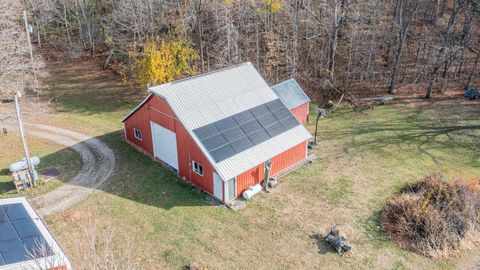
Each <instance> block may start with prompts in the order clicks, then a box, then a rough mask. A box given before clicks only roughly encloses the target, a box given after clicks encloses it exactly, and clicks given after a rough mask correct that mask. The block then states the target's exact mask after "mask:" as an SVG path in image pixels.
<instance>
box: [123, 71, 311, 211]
mask: <svg viewBox="0 0 480 270" xmlns="http://www.w3.org/2000/svg"><path fill="white" fill-rule="evenodd" d="M148 91H149V95H148V96H147V97H146V98H145V100H143V102H141V103H140V104H139V105H138V106H137V107H136V108H135V109H134V110H133V111H132V112H130V113H129V114H128V115H127V116H126V117H125V118H124V119H123V122H124V128H125V137H126V140H127V141H128V142H130V143H131V144H133V145H135V146H137V147H138V148H139V149H140V150H141V151H143V152H146V153H147V154H148V155H150V156H152V157H153V158H155V159H158V160H160V161H161V162H163V163H164V164H166V165H168V166H169V167H170V168H171V169H172V170H174V171H175V172H176V173H178V174H179V175H180V176H181V177H183V178H184V179H186V180H187V181H190V182H191V183H193V184H194V185H196V186H198V187H200V188H202V189H203V190H205V191H206V192H208V193H210V194H211V195H212V196H214V197H215V198H217V199H218V200H220V201H222V202H224V203H228V202H230V201H232V200H233V199H235V198H237V197H238V196H240V195H241V194H242V192H243V191H244V190H246V189H247V188H249V187H250V186H252V185H255V184H258V183H262V182H263V180H264V179H263V178H264V175H265V171H264V163H265V162H266V161H271V162H272V164H273V165H272V168H271V169H270V171H269V175H271V176H272V175H275V174H278V173H280V172H282V171H284V170H286V169H288V168H290V167H292V166H298V165H299V163H302V162H304V161H305V160H306V158H307V141H308V140H309V139H310V138H311V135H310V133H309V132H308V131H307V130H306V129H305V127H303V125H302V124H301V123H300V122H299V121H298V120H297V119H296V118H295V117H294V115H293V114H292V113H291V112H290V111H289V110H288V109H287V107H286V106H285V104H284V102H282V100H280V99H279V97H278V96H277V95H276V94H275V93H274V92H273V91H272V89H271V88H270V87H269V86H268V84H267V83H266V82H265V80H264V79H263V78H262V76H261V75H260V74H259V73H258V72H257V70H256V69H255V67H254V66H253V65H252V64H251V63H243V64H240V65H236V66H233V67H229V68H225V69H221V70H218V71H213V72H209V73H205V74H201V75H198V76H194V77H191V78H186V79H182V80H178V81H174V82H170V83H166V84H163V85H159V86H154V87H150V88H149V89H148Z"/></svg>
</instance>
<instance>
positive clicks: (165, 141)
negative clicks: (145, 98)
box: [150, 122, 178, 171]
mask: <svg viewBox="0 0 480 270" xmlns="http://www.w3.org/2000/svg"><path fill="white" fill-rule="evenodd" d="M150 126H151V128H152V142H153V155H154V156H155V157H157V158H159V159H161V160H162V161H163V162H165V163H167V164H168V165H170V166H172V167H173V168H174V169H175V170H177V171H178V152H177V136H176V135H175V132H173V131H170V130H169V129H166V128H164V127H162V126H160V125H158V124H155V123H154V122H150Z"/></svg>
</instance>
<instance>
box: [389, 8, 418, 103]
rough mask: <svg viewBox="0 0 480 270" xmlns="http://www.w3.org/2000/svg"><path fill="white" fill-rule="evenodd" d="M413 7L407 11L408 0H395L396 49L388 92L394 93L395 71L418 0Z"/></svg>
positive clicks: (400, 59)
mask: <svg viewBox="0 0 480 270" xmlns="http://www.w3.org/2000/svg"><path fill="white" fill-rule="evenodd" d="M413 5H414V6H413V8H412V10H411V11H410V12H408V10H407V9H408V0H397V4H396V6H395V19H396V21H395V25H396V27H397V28H398V41H397V51H396V52H395V57H394V60H393V66H392V74H391V78H390V84H389V86H388V92H389V93H390V94H393V93H395V83H396V80H397V73H398V68H399V66H400V63H401V61H402V55H403V48H404V47H405V41H406V39H407V35H408V32H409V29H410V26H411V25H412V23H413V20H414V18H415V15H416V14H417V11H418V6H419V5H420V0H415V3H414V4H413Z"/></svg>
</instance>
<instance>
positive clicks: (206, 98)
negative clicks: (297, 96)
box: [149, 62, 311, 181]
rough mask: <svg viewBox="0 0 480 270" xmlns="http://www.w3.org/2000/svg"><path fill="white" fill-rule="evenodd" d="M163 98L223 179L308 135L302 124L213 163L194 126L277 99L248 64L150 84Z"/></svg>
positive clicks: (303, 139) (278, 152) (288, 147)
mask: <svg viewBox="0 0 480 270" xmlns="http://www.w3.org/2000/svg"><path fill="white" fill-rule="evenodd" d="M149 92H150V93H153V94H155V95H158V96H160V97H162V98H164V99H165V100H166V101H167V102H168V104H169V105H170V106H171V108H172V109H173V111H174V112H175V114H176V116H177V118H178V119H179V120H180V121H181V122H182V124H183V125H184V127H185V128H186V129H187V131H188V132H189V133H190V135H191V136H192V138H193V139H194V140H195V142H196V143H197V144H198V145H199V147H200V148H201V149H202V151H203V153H204V154H205V156H206V157H207V158H208V159H209V161H210V162H211V164H212V165H213V166H214V168H215V170H216V171H217V173H218V174H219V175H220V176H221V177H222V179H223V180H224V181H227V180H228V179H231V178H233V177H236V176H237V175H239V174H241V173H243V172H245V171H247V170H249V169H251V168H252V167H255V166H257V165H259V164H261V163H262V162H265V161H266V160H268V159H270V158H272V157H274V156H276V155H278V154H280V153H282V152H284V151H286V150H288V149H290V148H291V147H293V146H295V145H297V144H299V143H301V142H303V141H306V140H308V139H309V138H311V135H310V133H309V132H308V131H307V130H306V129H305V127H303V126H302V125H298V126H296V127H294V128H292V129H290V130H288V131H286V132H284V133H281V134H279V135H277V136H275V137H273V138H270V139H268V140H266V141H264V142H262V143H260V144H258V145H255V146H253V147H251V148H249V149H247V150H245V151H243V152H241V153H238V154H236V155H233V156H231V157H229V158H227V159H225V160H222V161H220V162H218V163H217V162H215V161H214V159H213V158H212V156H211V155H210V154H209V152H208V151H207V149H206V148H205V146H204V145H203V144H202V143H201V141H200V140H199V138H198V137H197V136H196V135H195V133H194V132H193V130H194V129H196V128H199V127H203V126H205V125H208V124H211V123H213V122H216V121H218V120H221V119H224V118H226V117H230V116H232V115H235V114H237V113H240V112H243V111H246V110H249V109H252V108H254V107H256V106H258V105H262V104H265V103H267V102H270V101H273V100H276V99H278V96H277V94H275V92H273V91H272V89H271V88H270V87H269V86H268V84H267V83H266V82H265V80H264V79H263V78H262V76H261V75H260V74H259V73H258V71H257V70H256V69H255V67H254V66H253V65H252V64H251V63H249V62H248V63H243V64H240V65H237V66H233V67H229V68H226V69H222V70H218V71H214V72H210V73H206V74H202V75H199V76H194V77H191V78H187V79H183V80H178V81H174V82H171V83H167V84H163V85H159V86H155V87H150V88H149Z"/></svg>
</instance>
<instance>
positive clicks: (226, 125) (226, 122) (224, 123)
mask: <svg viewBox="0 0 480 270" xmlns="http://www.w3.org/2000/svg"><path fill="white" fill-rule="evenodd" d="M214 124H215V127H216V128H217V129H218V130H220V132H221V131H222V130H226V129H230V128H233V127H236V126H238V124H237V122H235V119H233V117H227V118H224V119H222V120H219V121H217V122H215V123H214Z"/></svg>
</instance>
